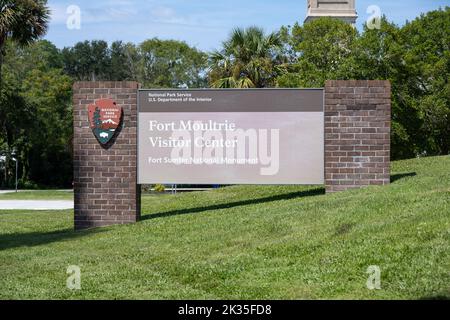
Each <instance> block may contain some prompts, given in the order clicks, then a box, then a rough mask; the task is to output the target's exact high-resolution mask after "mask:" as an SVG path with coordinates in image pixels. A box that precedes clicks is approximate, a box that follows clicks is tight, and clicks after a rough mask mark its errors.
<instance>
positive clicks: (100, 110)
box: [88, 99, 122, 145]
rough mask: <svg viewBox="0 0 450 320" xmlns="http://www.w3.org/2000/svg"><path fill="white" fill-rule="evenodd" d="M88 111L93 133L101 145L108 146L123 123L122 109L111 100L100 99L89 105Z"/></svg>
mask: <svg viewBox="0 0 450 320" xmlns="http://www.w3.org/2000/svg"><path fill="white" fill-rule="evenodd" d="M88 110H89V124H90V127H91V129H92V132H93V133H94V135H95V137H96V138H97V140H98V142H100V144H102V145H106V144H108V142H110V141H111V139H112V138H113V137H114V136H115V135H116V130H117V128H118V127H119V125H120V123H121V121H122V108H121V107H118V106H117V105H116V102H115V101H113V100H111V99H100V100H97V101H95V103H94V104H91V105H89V106H88Z"/></svg>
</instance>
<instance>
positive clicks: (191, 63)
mask: <svg viewBox="0 0 450 320" xmlns="http://www.w3.org/2000/svg"><path fill="white" fill-rule="evenodd" d="M139 54H140V58H141V59H140V64H139V71H138V79H137V80H138V81H139V82H141V83H142V84H143V85H144V86H146V87H149V88H201V87H204V86H205V85H206V81H205V76H204V74H205V72H206V59H207V58H206V55H205V54H204V53H203V52H201V51H199V50H197V49H196V48H192V47H190V46H188V45H187V44H186V43H185V42H181V41H176V40H160V39H157V38H153V39H150V40H146V41H144V42H143V43H141V44H140V46H139Z"/></svg>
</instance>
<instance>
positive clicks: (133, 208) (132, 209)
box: [73, 81, 140, 229]
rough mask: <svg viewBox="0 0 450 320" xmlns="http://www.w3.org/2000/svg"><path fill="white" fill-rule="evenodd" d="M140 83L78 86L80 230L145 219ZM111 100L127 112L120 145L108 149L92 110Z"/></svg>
mask: <svg viewBox="0 0 450 320" xmlns="http://www.w3.org/2000/svg"><path fill="white" fill-rule="evenodd" d="M137 89H138V83H137V82H103V81H102V82H77V83H75V84H74V86H73V104H74V114H73V115H74V140H73V152H74V193H75V229H86V228H92V227H99V226H105V225H111V224H123V223H130V222H135V221H137V220H138V219H139V215H140V188H138V187H137V184H136V182H137V176H136V164H137V154H136V142H137V141H136V136H137V128H136V126H137ZM103 98H110V99H113V100H115V101H116V103H117V105H118V106H120V107H122V109H123V124H122V128H121V131H120V133H119V135H118V136H117V138H116V140H115V142H114V143H113V144H112V145H111V146H110V147H109V148H108V149H106V148H104V147H102V146H101V145H100V144H99V142H98V141H97V139H96V138H95V136H94V134H93V132H92V130H91V128H90V126H89V119H88V105H89V104H92V103H94V102H95V100H97V99H103Z"/></svg>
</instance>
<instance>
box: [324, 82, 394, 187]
mask: <svg viewBox="0 0 450 320" xmlns="http://www.w3.org/2000/svg"><path fill="white" fill-rule="evenodd" d="M390 121H391V86H390V83H389V81H378V80H364V81H342V80H337V81H327V82H326V85H325V185H326V190H327V192H335V191H342V190H346V189H350V188H359V187H361V186H367V185H385V184H388V183H389V180H390V177H389V175H390Z"/></svg>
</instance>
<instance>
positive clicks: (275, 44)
mask: <svg viewBox="0 0 450 320" xmlns="http://www.w3.org/2000/svg"><path fill="white" fill-rule="evenodd" d="M281 49H282V41H281V38H280V35H279V34H278V33H270V34H269V35H265V34H264V31H263V30H262V29H261V28H258V27H249V28H247V29H241V28H236V29H234V30H233V31H232V33H231V35H230V38H229V39H228V40H227V41H225V42H224V43H223V48H222V49H221V50H220V51H217V50H216V51H214V52H212V53H211V54H210V56H209V81H210V85H211V86H212V87H214V88H263V87H270V86H273V85H274V84H275V78H276V76H277V73H278V67H279V66H280V65H281V64H282V62H283V57H282V55H281Z"/></svg>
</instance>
